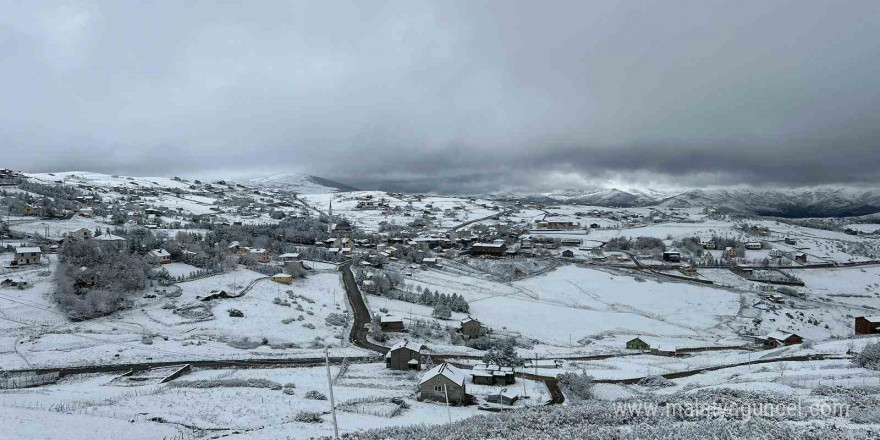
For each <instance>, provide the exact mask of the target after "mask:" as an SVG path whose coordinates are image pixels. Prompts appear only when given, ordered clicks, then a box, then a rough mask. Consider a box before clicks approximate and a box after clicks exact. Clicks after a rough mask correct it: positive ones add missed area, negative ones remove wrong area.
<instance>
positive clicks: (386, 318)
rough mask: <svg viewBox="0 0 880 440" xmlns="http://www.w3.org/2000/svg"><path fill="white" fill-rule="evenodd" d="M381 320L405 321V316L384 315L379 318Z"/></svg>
mask: <svg viewBox="0 0 880 440" xmlns="http://www.w3.org/2000/svg"><path fill="white" fill-rule="evenodd" d="M379 320H380V321H381V322H403V318H398V317H396V316H383V317H381V318H379Z"/></svg>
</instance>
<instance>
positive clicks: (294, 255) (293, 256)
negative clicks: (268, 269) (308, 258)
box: [278, 252, 302, 263]
mask: <svg viewBox="0 0 880 440" xmlns="http://www.w3.org/2000/svg"><path fill="white" fill-rule="evenodd" d="M300 255H301V254H300V253H299V252H287V253H284V254H281V255H279V256H278V261H281V262H284V263H286V262H288V261H297V260H301V259H302V258H301V257H300Z"/></svg>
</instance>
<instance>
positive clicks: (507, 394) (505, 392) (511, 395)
mask: <svg viewBox="0 0 880 440" xmlns="http://www.w3.org/2000/svg"><path fill="white" fill-rule="evenodd" d="M489 395H490V396H493V395H494V396H501V397H504V398H505V399H510V400H513V399H515V398H517V397H519V394H517V393H516V392H515V391H512V390H510V389H508V388H502V389H501V391H499V392H497V393H492V394H489Z"/></svg>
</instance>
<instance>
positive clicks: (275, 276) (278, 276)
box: [272, 272, 293, 278]
mask: <svg viewBox="0 0 880 440" xmlns="http://www.w3.org/2000/svg"><path fill="white" fill-rule="evenodd" d="M292 277H293V275H289V274H286V273H283V272H282V273H276V274H275V275H272V278H292Z"/></svg>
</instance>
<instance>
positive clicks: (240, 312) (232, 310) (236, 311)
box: [227, 309, 244, 318]
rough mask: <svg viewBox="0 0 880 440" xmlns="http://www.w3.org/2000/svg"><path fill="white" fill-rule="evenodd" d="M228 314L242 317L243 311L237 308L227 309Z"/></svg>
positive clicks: (233, 316)
mask: <svg viewBox="0 0 880 440" xmlns="http://www.w3.org/2000/svg"><path fill="white" fill-rule="evenodd" d="M227 311H228V312H229V316H230V317H232V318H244V312H242V311H241V310H238V309H229V310H227Z"/></svg>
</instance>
